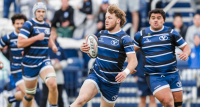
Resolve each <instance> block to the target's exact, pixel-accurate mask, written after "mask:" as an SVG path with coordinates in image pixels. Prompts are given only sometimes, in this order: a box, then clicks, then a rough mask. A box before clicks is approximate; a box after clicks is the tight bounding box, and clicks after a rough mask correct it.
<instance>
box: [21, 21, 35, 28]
mask: <svg viewBox="0 0 200 107" xmlns="http://www.w3.org/2000/svg"><path fill="white" fill-rule="evenodd" d="M23 25H24V26H29V27H30V26H32V25H33V21H32V19H31V20H27V21H26V22H24V24H23Z"/></svg>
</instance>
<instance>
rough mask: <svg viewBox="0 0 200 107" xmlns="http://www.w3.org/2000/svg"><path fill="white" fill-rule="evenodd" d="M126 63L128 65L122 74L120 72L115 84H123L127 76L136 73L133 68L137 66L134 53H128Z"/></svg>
mask: <svg viewBox="0 0 200 107" xmlns="http://www.w3.org/2000/svg"><path fill="white" fill-rule="evenodd" d="M127 61H128V65H127V67H126V69H125V70H124V71H123V72H120V73H119V74H118V75H117V76H116V77H115V80H116V81H117V82H120V83H121V82H123V81H124V80H125V79H126V77H127V75H128V74H130V73H131V74H134V73H135V72H136V70H135V68H136V66H137V64H138V61H137V58H136V54H135V53H130V54H127Z"/></svg>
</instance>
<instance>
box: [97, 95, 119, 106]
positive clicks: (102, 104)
mask: <svg viewBox="0 0 200 107" xmlns="http://www.w3.org/2000/svg"><path fill="white" fill-rule="evenodd" d="M114 106H115V103H108V102H106V101H105V100H104V98H103V97H101V105H100V107H114Z"/></svg>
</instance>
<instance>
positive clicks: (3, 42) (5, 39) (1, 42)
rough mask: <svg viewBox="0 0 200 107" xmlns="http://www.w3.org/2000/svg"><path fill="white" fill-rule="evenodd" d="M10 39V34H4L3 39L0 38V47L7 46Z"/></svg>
mask: <svg viewBox="0 0 200 107" xmlns="http://www.w3.org/2000/svg"><path fill="white" fill-rule="evenodd" d="M9 39H10V37H9V34H7V35H4V36H3V37H2V38H1V40H0V48H3V47H5V46H6V45H8V40H9Z"/></svg>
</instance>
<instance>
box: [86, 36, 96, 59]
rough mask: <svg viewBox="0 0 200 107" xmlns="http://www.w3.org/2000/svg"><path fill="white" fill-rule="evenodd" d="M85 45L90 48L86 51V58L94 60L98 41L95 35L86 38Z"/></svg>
mask: <svg viewBox="0 0 200 107" xmlns="http://www.w3.org/2000/svg"><path fill="white" fill-rule="evenodd" d="M86 43H87V44H88V46H89V47H90V50H89V51H88V56H89V57H90V58H96V57H97V53H98V39H97V37H96V36H95V35H93V34H90V35H88V36H87V37H86Z"/></svg>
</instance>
